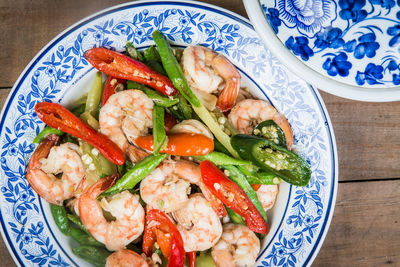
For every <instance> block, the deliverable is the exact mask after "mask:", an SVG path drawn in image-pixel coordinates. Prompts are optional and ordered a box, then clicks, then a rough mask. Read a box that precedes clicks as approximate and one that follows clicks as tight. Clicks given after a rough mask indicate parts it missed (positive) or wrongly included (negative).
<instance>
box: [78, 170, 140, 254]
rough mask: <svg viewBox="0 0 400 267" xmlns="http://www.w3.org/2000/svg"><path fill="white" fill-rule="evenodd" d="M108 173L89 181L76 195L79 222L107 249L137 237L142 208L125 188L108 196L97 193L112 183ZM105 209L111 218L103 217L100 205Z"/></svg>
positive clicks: (123, 244) (121, 246)
mask: <svg viewBox="0 0 400 267" xmlns="http://www.w3.org/2000/svg"><path fill="white" fill-rule="evenodd" d="M112 179H113V178H112V177H106V178H103V179H101V180H99V181H97V182H96V183H95V184H93V185H92V186H91V187H90V188H89V189H88V190H87V191H86V192H85V193H83V194H82V195H81V196H80V197H79V215H80V218H81V220H82V223H83V225H84V226H85V227H86V229H88V231H89V232H90V233H91V234H92V236H93V237H94V238H95V239H96V240H98V241H99V242H101V243H103V244H105V245H106V247H107V248H108V249H109V250H119V249H123V248H125V246H126V245H128V244H129V243H131V242H132V241H133V240H135V239H136V238H137V237H139V236H140V235H141V234H142V232H143V230H144V209H143V207H142V206H141V205H140V203H139V200H138V198H137V197H136V196H135V195H133V194H131V193H130V192H129V191H123V192H121V193H118V194H116V195H113V196H112V197H110V198H108V199H106V198H103V199H102V200H101V202H100V203H99V202H98V201H97V197H98V196H99V195H100V194H101V193H102V192H103V191H104V190H106V189H107V188H108V187H109V186H110V184H111V183H112ZM102 208H103V209H104V210H105V211H107V212H109V213H110V214H111V215H112V216H113V217H114V218H115V221H110V222H109V221H107V220H106V219H105V218H104V215H103V209H102Z"/></svg>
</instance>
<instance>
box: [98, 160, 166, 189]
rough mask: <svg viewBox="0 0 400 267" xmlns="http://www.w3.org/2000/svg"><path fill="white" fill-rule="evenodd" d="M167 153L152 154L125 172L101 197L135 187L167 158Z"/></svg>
mask: <svg viewBox="0 0 400 267" xmlns="http://www.w3.org/2000/svg"><path fill="white" fill-rule="evenodd" d="M166 157H167V154H160V155H154V154H151V155H149V156H147V157H146V158H145V159H143V160H142V161H141V162H139V163H138V164H136V165H135V166H134V167H133V168H132V169H131V170H129V171H128V172H127V173H125V175H124V176H122V177H121V178H120V179H119V180H118V181H117V182H116V183H115V184H114V185H113V186H112V187H110V188H109V189H107V190H106V191H105V192H103V193H102V194H101V195H100V197H107V196H111V195H114V194H116V193H119V192H121V191H124V190H129V189H132V188H134V187H135V185H137V184H138V183H139V182H140V181H141V180H142V179H143V178H145V177H146V176H147V175H149V174H150V173H151V172H152V171H153V170H154V169H155V168H156V167H157V166H158V165H159V164H160V163H161V162H162V161H163V160H164V159H165V158H166Z"/></svg>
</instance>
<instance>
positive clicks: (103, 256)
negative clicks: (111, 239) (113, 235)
mask: <svg viewBox="0 0 400 267" xmlns="http://www.w3.org/2000/svg"><path fill="white" fill-rule="evenodd" d="M72 252H73V253H74V254H75V255H76V256H78V257H80V258H82V259H84V260H86V261H88V262H90V263H91V264H93V265H94V266H98V267H104V266H105V265H106V261H107V257H108V256H110V255H111V252H109V251H108V250H107V249H105V248H99V247H94V246H86V245H84V246H79V247H75V248H72Z"/></svg>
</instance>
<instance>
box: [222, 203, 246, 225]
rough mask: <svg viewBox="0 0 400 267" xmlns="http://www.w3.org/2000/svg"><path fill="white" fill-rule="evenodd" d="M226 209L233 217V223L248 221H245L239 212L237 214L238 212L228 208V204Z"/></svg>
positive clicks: (230, 216) (244, 223)
mask: <svg viewBox="0 0 400 267" xmlns="http://www.w3.org/2000/svg"><path fill="white" fill-rule="evenodd" d="M225 209H226V212H227V213H228V215H229V218H231V220H232V222H233V223H236V224H243V225H246V222H245V221H244V219H243V217H242V216H240V215H239V214H237V213H236V212H234V211H233V210H232V209H230V208H228V207H227V206H225Z"/></svg>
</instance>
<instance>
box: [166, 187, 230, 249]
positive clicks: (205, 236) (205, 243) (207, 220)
mask: <svg viewBox="0 0 400 267" xmlns="http://www.w3.org/2000/svg"><path fill="white" fill-rule="evenodd" d="M173 214H174V218H175V220H176V221H177V222H178V225H177V228H178V230H179V232H180V233H181V236H182V239H183V245H184V247H185V251H186V252H190V251H203V250H206V249H209V248H211V247H212V246H214V245H215V243H217V241H218V239H219V238H220V237H221V234H222V225H221V222H220V220H219V218H218V215H217V214H216V213H215V212H214V210H213V209H212V207H211V205H210V203H209V202H208V201H207V200H206V199H205V198H204V196H203V195H202V194H194V195H191V196H190V198H189V200H188V201H186V202H185V204H184V206H183V207H182V208H180V209H179V210H177V211H175V212H174V213H173Z"/></svg>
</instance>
